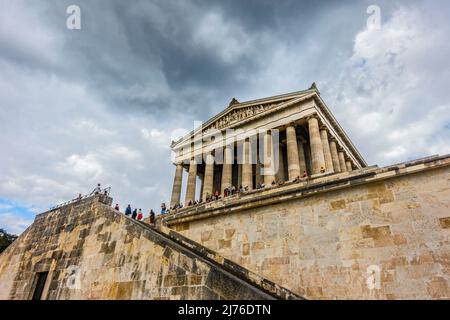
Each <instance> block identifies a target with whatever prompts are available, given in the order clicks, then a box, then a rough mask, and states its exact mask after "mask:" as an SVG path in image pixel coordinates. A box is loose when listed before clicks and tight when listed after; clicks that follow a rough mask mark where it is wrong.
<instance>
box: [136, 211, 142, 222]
mask: <svg viewBox="0 0 450 320" xmlns="http://www.w3.org/2000/svg"><path fill="white" fill-rule="evenodd" d="M137 219H138V220H139V221H141V220H142V210H141V208H139V213H138V215H137Z"/></svg>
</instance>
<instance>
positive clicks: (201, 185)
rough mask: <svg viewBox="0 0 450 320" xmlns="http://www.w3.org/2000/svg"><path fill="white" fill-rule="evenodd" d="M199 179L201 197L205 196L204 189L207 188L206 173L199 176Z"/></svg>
mask: <svg viewBox="0 0 450 320" xmlns="http://www.w3.org/2000/svg"><path fill="white" fill-rule="evenodd" d="M197 177H198V179H199V180H200V197H202V195H203V187H204V186H205V183H204V182H205V173H204V172H203V174H197Z"/></svg>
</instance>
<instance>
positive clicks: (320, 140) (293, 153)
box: [171, 116, 352, 206]
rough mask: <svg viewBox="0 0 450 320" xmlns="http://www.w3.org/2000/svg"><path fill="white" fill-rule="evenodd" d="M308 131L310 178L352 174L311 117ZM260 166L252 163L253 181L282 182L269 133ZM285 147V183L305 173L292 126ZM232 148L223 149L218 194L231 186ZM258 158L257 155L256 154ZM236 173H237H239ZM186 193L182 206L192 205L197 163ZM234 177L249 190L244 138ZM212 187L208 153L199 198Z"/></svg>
mask: <svg viewBox="0 0 450 320" xmlns="http://www.w3.org/2000/svg"><path fill="white" fill-rule="evenodd" d="M307 121H308V129H309V142H310V144H309V149H310V153H311V170H312V174H319V173H338V172H345V171H351V170H352V162H351V161H350V160H346V159H345V154H344V151H343V150H339V149H338V144H337V141H336V140H335V139H334V138H332V139H329V137H328V131H327V129H326V127H324V126H323V127H319V121H318V118H317V116H311V117H309V118H308V119H307ZM263 143H264V162H263V164H261V163H260V162H259V158H258V161H257V162H256V163H257V164H256V167H257V170H256V181H257V182H258V181H261V180H263V182H264V184H265V185H271V184H272V182H273V181H275V180H276V178H279V179H280V180H285V179H284V178H285V177H284V168H283V167H281V168H280V170H278V173H275V170H274V168H275V166H274V157H273V154H274V153H273V147H274V144H273V141H272V134H271V132H266V133H265V134H264V139H263ZM286 147H287V165H288V168H287V173H288V180H289V181H292V180H293V179H295V178H297V177H300V176H302V174H303V172H304V171H306V170H307V165H306V157H305V149H304V146H303V143H302V142H301V141H300V143H299V141H298V140H297V132H296V128H295V126H294V125H293V124H291V125H289V126H287V127H286ZM233 148H234V146H233V145H227V146H225V147H224V149H223V153H224V154H223V155H224V157H223V159H224V162H223V167H222V181H221V186H220V189H221V194H223V193H224V190H225V189H226V188H230V187H231V186H232V176H233V174H232V172H233V170H232V169H233V167H232V164H233ZM257 154H258V157H259V153H258V152H257ZM282 154H283V153H282V152H279V155H280V159H279V162H280V163H281V164H283V163H284V160H283V158H282ZM260 167H263V170H264V176H263V177H261V176H260V174H261V173H260V170H259V168H260ZM239 171H240V172H239ZM188 172H189V173H188V181H187V190H186V196H185V203H189V201H194V199H195V190H196V177H197V163H196V161H195V159H194V158H192V159H191V161H190V164H189V170H188ZM182 175H183V167H182V165H181V164H177V165H176V170H175V177H174V182H173V191H172V197H171V206H174V205H176V204H179V203H180V197H181V184H182ZM238 176H239V177H240V178H241V179H239V180H240V181H238V185H243V186H247V187H248V188H249V189H252V186H253V164H252V161H251V144H250V140H249V139H248V138H247V139H246V140H245V141H244V142H243V163H242V164H241V165H239V167H238ZM213 185H214V155H213V154H212V152H209V153H208V154H207V156H206V164H205V173H204V176H203V183H202V190H201V197H202V199H206V195H207V194H210V195H211V194H213V192H214V190H213Z"/></svg>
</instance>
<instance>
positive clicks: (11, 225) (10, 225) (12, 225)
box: [0, 213, 33, 234]
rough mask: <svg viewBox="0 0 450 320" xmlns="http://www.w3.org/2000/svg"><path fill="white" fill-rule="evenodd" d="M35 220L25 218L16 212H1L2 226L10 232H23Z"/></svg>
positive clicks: (0, 221) (0, 222)
mask: <svg viewBox="0 0 450 320" xmlns="http://www.w3.org/2000/svg"><path fill="white" fill-rule="evenodd" d="M32 222H33V220H31V219H24V218H22V217H20V216H18V215H17V214H14V213H0V226H1V228H4V229H5V230H7V231H8V232H9V233H12V234H21V233H22V232H23V231H24V230H25V229H26V228H27V227H28V226H29V225H30V224H31V223H32Z"/></svg>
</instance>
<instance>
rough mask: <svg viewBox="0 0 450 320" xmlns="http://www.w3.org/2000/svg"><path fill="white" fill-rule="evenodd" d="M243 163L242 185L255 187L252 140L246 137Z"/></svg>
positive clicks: (250, 188)
mask: <svg viewBox="0 0 450 320" xmlns="http://www.w3.org/2000/svg"><path fill="white" fill-rule="evenodd" d="M243 154H244V156H243V164H242V186H243V187H244V188H245V187H248V189H249V190H252V189H253V170H252V169H253V165H252V157H251V155H252V150H251V145H250V140H249V139H245V141H244V145H243Z"/></svg>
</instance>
